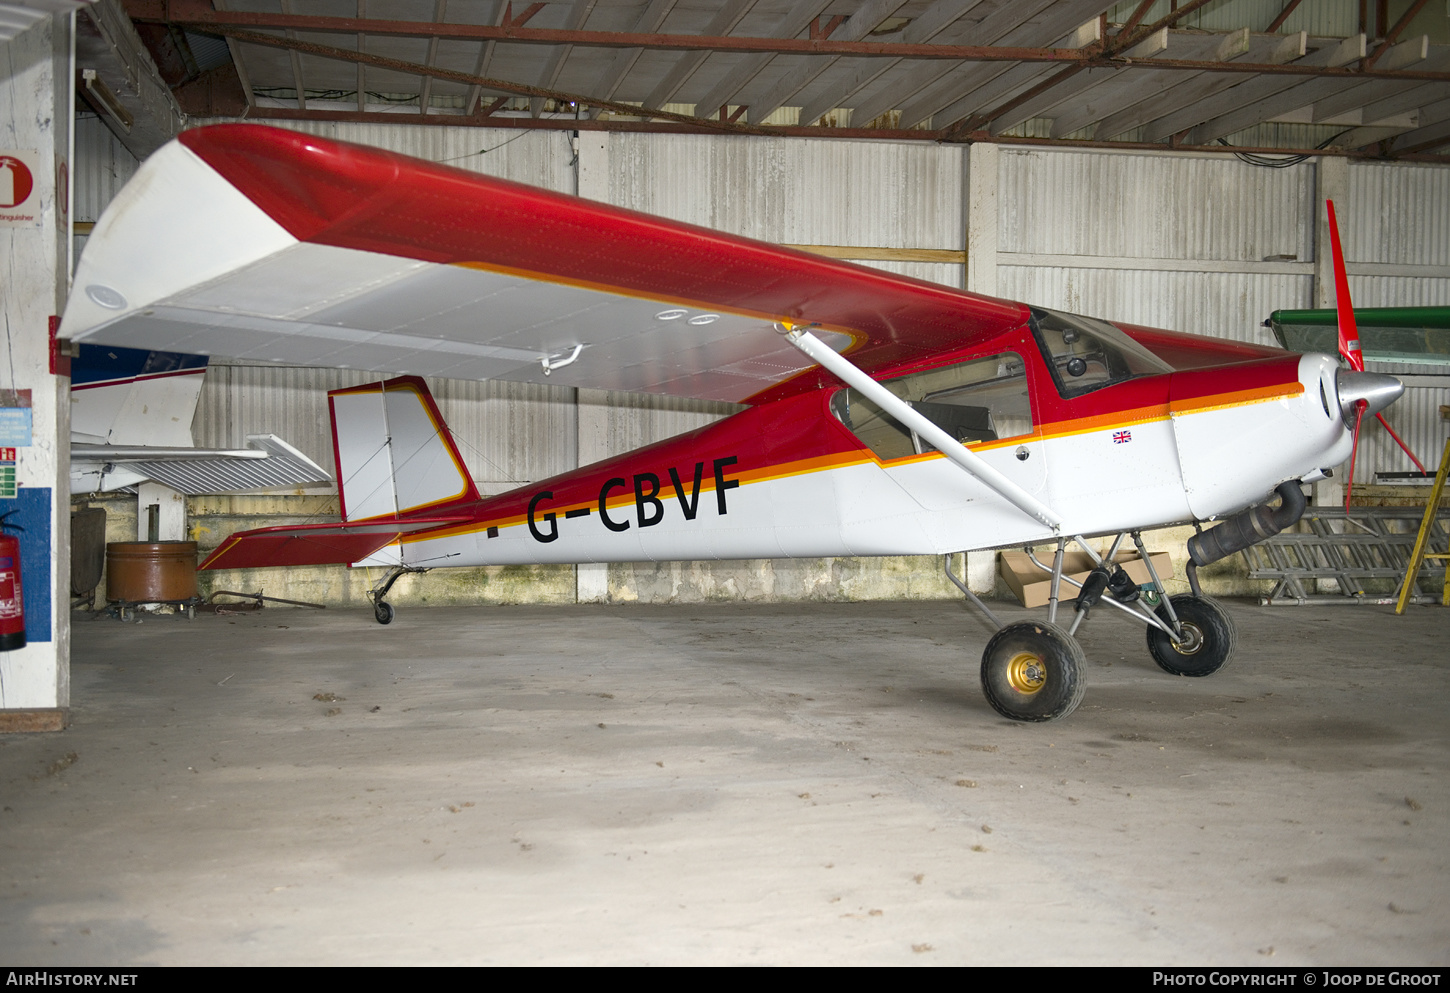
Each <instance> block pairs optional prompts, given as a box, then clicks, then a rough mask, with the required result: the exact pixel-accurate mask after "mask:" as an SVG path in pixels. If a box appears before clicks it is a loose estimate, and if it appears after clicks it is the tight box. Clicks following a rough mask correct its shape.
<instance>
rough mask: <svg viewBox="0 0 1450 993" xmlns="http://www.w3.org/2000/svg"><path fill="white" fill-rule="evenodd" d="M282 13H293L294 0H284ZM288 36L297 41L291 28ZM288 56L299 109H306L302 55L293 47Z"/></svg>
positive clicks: (305, 87)
mask: <svg viewBox="0 0 1450 993" xmlns="http://www.w3.org/2000/svg"><path fill="white" fill-rule="evenodd" d="M282 13H284V14H290V13H292V0H282ZM287 37H288V38H289V39H291V40H292V41H296V40H297V32H296V31H292V30H290V29H289V30H288V31H287ZM287 58H288V60H289V61H290V62H291V63H292V85H293V87H294V88H295V89H296V90H297V109H298V110H306V109H307V83H306V81H304V80H303V78H302V56H301V55H299V54H298V52H297V49H295V48H292V49H288V51H287Z"/></svg>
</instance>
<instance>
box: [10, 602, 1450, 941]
mask: <svg viewBox="0 0 1450 993" xmlns="http://www.w3.org/2000/svg"><path fill="white" fill-rule="evenodd" d="M1231 610H1232V613H1233V616H1234V618H1235V620H1236V622H1237V624H1238V627H1239V633H1240V637H1241V642H1240V649H1239V654H1238V657H1237V658H1236V659H1235V661H1234V662H1233V663H1232V664H1231V665H1230V666H1229V667H1228V668H1227V669H1225V670H1224V671H1223V672H1221V673H1219V674H1218V675H1216V676H1214V677H1211V678H1208V679H1202V680H1195V679H1185V678H1175V677H1172V676H1169V675H1167V674H1165V673H1163V672H1161V671H1159V670H1158V669H1157V668H1156V667H1155V666H1154V665H1153V663H1152V662H1151V661H1150V660H1149V658H1148V656H1147V653H1146V650H1145V647H1144V642H1143V633H1142V630H1141V629H1140V628H1137V627H1134V626H1130V625H1129V624H1128V623H1127V622H1125V621H1122V620H1118V619H1116V618H1115V617H1112V616H1107V617H1101V618H1096V619H1095V620H1094V622H1093V623H1092V624H1090V625H1088V627H1087V629H1086V631H1085V637H1084V639H1083V641H1084V644H1085V647H1086V649H1087V653H1088V657H1089V660H1090V662H1089V680H1090V683H1089V689H1088V694H1087V698H1086V701H1085V702H1084V704H1083V706H1082V707H1081V708H1080V709H1079V710H1078V711H1077V713H1076V714H1074V715H1073V716H1072V717H1070V718H1068V719H1067V720H1066V721H1063V722H1059V723H1056V724H1050V725H1037V726H1025V725H1018V724H1013V723H1010V722H1008V721H1005V720H1003V719H1001V718H1000V717H998V716H997V715H996V714H995V713H994V712H992V711H991V710H990V709H989V708H988V706H987V704H986V703H985V702H984V700H983V698H982V695H981V691H980V688H979V686H978V683H977V668H978V664H979V658H980V652H981V649H982V647H983V645H984V644H985V642H986V639H987V637H988V634H989V631H988V629H987V628H986V626H985V625H984V624H983V623H982V622H980V621H979V620H978V619H977V618H976V617H975V616H974V615H972V614H971V613H970V612H968V610H967V609H966V608H965V607H963V606H960V605H958V604H954V603H948V602H934V603H854V604H828V605H794V604H793V605H786V606H777V605H749V604H746V605H739V604H730V605H720V606H703V607H702V606H687V607H637V606H636V607H618V606H615V607H604V606H571V607H495V608H472V609H470V608H434V609H422V608H418V609H405V610H401V611H400V612H399V615H398V619H397V620H396V622H395V623H394V624H392V625H391V626H390V627H387V628H383V627H379V626H378V625H377V624H375V623H374V622H373V620H372V618H371V615H370V613H364V612H356V611H347V612H344V611H335V610H327V611H323V612H315V611H306V610H294V609H287V608H276V607H272V608H268V609H267V610H265V611H264V612H262V613H261V614H259V615H254V616H245V617H231V618H226V617H220V618H219V617H199V618H197V620H196V621H194V622H190V623H188V622H187V621H186V620H184V619H179V618H174V617H153V618H150V619H148V620H146V621H145V622H144V623H142V624H139V625H135V624H121V623H118V622H114V621H96V622H89V621H80V622H78V623H77V625H76V628H75V650H74V661H73V670H72V672H73V696H72V700H73V711H72V713H73V724H72V726H71V728H70V729H69V730H68V731H66V732H64V733H61V734H50V735H9V736H4V737H0V784H3V809H0V960H4V961H8V962H12V963H25V964H27V965H43V964H97V965H99V964H113V965H119V964H147V963H161V964H182V963H191V964H232V963H248V964H251V963H256V964H263V963H267V964H278V963H292V964H349V965H359V964H372V963H435V964H456V963H556V964H557V963H575V964H586V963H587V964H595V963H654V964H670V963H802V964H803V963H836V964H839V963H852V964H857V963H861V964H865V963H879V964H906V963H911V964H923V965H924V964H943V965H944V964H963V963H1094V964H1096V963H1129V964H1132V963H1138V964H1163V965H1170V964H1233V963H1238V964H1247V965H1268V966H1273V965H1301V964H1346V965H1348V964H1395V965H1427V964H1439V965H1444V964H1446V963H1447V962H1450V872H1447V867H1450V819H1447V811H1450V777H1447V775H1446V773H1447V770H1450V748H1447V744H1450V741H1447V735H1450V730H1447V721H1446V716H1445V711H1446V703H1447V701H1450V653H1447V652H1446V650H1445V641H1446V633H1447V630H1450V611H1447V610H1445V609H1443V608H1435V607H1421V608H1413V609H1412V610H1411V611H1410V613H1409V614H1408V615H1406V616H1405V617H1399V618H1397V617H1395V616H1393V614H1392V613H1391V612H1390V610H1389V608H1378V607H1344V608H1312V607H1311V608H1261V607H1257V606H1252V605H1248V604H1247V603H1241V604H1232V605H1231ZM1004 612H1005V613H1006V614H1008V615H1010V616H1011V617H1013V618H1018V617H1023V616H1027V612H1026V611H1019V610H1015V609H1012V608H1007V609H1006V610H1005V611H1004ZM1033 616H1041V615H1040V614H1036V615H1033ZM334 697H335V699H334Z"/></svg>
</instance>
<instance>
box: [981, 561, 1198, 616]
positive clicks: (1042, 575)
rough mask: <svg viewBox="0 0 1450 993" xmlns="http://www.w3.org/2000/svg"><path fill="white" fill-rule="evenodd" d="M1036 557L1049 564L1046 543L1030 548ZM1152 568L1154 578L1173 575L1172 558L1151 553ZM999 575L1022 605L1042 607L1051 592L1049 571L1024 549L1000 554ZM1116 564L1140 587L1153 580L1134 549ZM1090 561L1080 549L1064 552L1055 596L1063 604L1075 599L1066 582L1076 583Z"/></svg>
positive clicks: (1088, 569) (1084, 575)
mask: <svg viewBox="0 0 1450 993" xmlns="http://www.w3.org/2000/svg"><path fill="white" fill-rule="evenodd" d="M1034 551H1036V553H1037V559H1038V561H1040V562H1041V563H1042V564H1043V565H1046V566H1049V567H1050V566H1051V565H1052V556H1053V549H1052V548H1050V547H1046V546H1039V547H1037V548H1036V549H1034ZM1152 557H1153V568H1154V569H1155V570H1157V572H1158V578H1159V579H1162V580H1164V581H1166V580H1168V579H1169V578H1171V577H1172V575H1173V560H1172V559H1171V558H1169V557H1168V553H1167V552H1153V553H1152ZM1000 562H1001V566H1000V567H1001V570H1002V578H1003V579H1004V580H1006V581H1007V585H1008V586H1009V587H1011V589H1012V592H1013V593H1015V594H1017V599H1018V600H1021V601H1022V606H1024V607H1042V606H1046V604H1047V597H1048V594H1049V593H1050V592H1051V591H1052V574H1051V573H1048V572H1044V571H1043V570H1041V569H1039V568H1037V566H1035V565H1033V564H1032V560H1031V559H1029V558H1028V557H1027V553H1026V552H1021V551H1007V552H1002V554H1001V559H1000ZM1118 565H1120V566H1122V567H1123V569H1124V571H1126V572H1127V573H1128V575H1129V576H1131V577H1133V582H1135V583H1137V584H1138V585H1139V586H1142V585H1144V584H1147V583H1151V582H1152V581H1153V580H1152V578H1151V577H1150V576H1149V575H1148V566H1147V565H1146V564H1144V562H1143V560H1142V559H1141V558H1139V557H1138V553H1137V551H1136V550H1134V551H1129V552H1126V553H1123V554H1122V556H1121V557H1120V558H1119V559H1118ZM1092 569H1093V560H1092V557H1091V556H1090V555H1088V553H1087V552H1084V551H1082V550H1081V549H1073V550H1071V551H1068V552H1066V553H1064V555H1063V563H1062V574H1063V583H1062V587H1061V588H1060V589H1059V590H1058V596H1059V597H1060V598H1061V602H1063V603H1071V602H1072V601H1073V600H1076V599H1077V587H1076V586H1073V585H1072V584H1071V583H1069V582H1067V578H1068V577H1069V576H1071V577H1072V578H1073V579H1075V580H1077V581H1078V582H1079V583H1081V582H1083V581H1084V580H1086V579H1087V577H1088V573H1090V572H1092Z"/></svg>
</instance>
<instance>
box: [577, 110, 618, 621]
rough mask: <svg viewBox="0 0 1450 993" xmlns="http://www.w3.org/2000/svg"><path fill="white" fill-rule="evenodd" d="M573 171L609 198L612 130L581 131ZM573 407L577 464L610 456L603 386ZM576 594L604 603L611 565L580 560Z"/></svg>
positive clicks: (592, 192) (580, 396) (588, 188)
mask: <svg viewBox="0 0 1450 993" xmlns="http://www.w3.org/2000/svg"><path fill="white" fill-rule="evenodd" d="M575 141H576V144H575V154H576V156H577V158H576V159H575V161H574V175H575V178H576V180H577V182H578V186H577V187H576V189H577V191H578V193H579V195H580V196H581V197H586V198H588V199H590V200H599V201H602V202H604V203H608V202H609V132H607V131H581V132H580V133H579V137H578V138H577V139H576V140H575ZM574 396H575V400H574V410H575V412H576V416H577V418H578V420H577V429H578V439H579V441H578V445H579V448H578V451H579V456H578V464H579V465H588V464H589V463H591V462H598V461H599V460H600V459H603V458H607V457H609V456H610V455H612V454H613V453H612V452H611V451H609V407H608V404H607V403H606V397H607V394H606V393H605V391H604V390H575V391H574ZM575 597H576V599H577V600H578V601H579V602H580V603H603V602H604V601H605V600H607V599H609V565H608V564H607V563H604V562H585V563H581V564H580V565H579V566H578V567H577V568H576V570H575Z"/></svg>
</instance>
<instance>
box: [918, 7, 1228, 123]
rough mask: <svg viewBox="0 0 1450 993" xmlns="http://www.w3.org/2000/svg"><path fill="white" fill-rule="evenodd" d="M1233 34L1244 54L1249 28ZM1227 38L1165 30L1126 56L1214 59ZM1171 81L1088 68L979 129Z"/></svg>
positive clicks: (989, 115) (986, 119)
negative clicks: (1121, 86)
mask: <svg viewBox="0 0 1450 993" xmlns="http://www.w3.org/2000/svg"><path fill="white" fill-rule="evenodd" d="M1233 35H1234V36H1237V38H1238V39H1240V43H1238V44H1236V45H1231V46H1230V47H1231V48H1233V49H1235V50H1237V51H1240V52H1241V51H1243V50H1244V48H1245V47H1246V46H1247V42H1248V29H1246V28H1245V29H1241V30H1239V31H1235V32H1234V33H1233ZM1226 37H1227V36H1215V35H1202V34H1197V33H1189V32H1186V31H1169V30H1168V29H1167V28H1164V29H1163V30H1162V31H1161V32H1160V33H1158V34H1156V35H1153V36H1152V37H1150V38H1149V39H1148V40H1147V41H1144V42H1140V43H1139V44H1138V46H1136V47H1135V48H1133V49H1130V50H1129V52H1128V53H1127V54H1128V55H1129V56H1131V54H1132V53H1133V52H1137V51H1139V49H1142V50H1143V54H1152V55H1156V54H1158V53H1159V52H1164V51H1166V52H1172V53H1173V55H1174V56H1175V57H1178V58H1189V59H1211V58H1214V56H1215V55H1217V54H1218V52H1219V50H1220V49H1222V48H1223V47H1224V41H1225V38H1226ZM1144 46H1147V47H1146V48H1145V47H1144ZM1160 46H1161V47H1160ZM1171 78H1172V73H1171V71H1169V70H1150V71H1149V72H1147V73H1142V74H1134V73H1125V72H1123V70H1122V68H1121V67H1116V66H1115V67H1111V68H1109V67H1096V68H1092V69H1088V70H1085V71H1084V72H1082V73H1081V74H1080V75H1079V76H1078V77H1077V79H1076V80H1074V81H1073V84H1072V86H1071V87H1066V88H1062V89H1058V90H1056V91H1055V92H1053V91H1052V90H1048V91H1045V92H1043V93H1042V94H1041V95H1040V96H1037V97H1035V98H1034V99H1030V100H1023V99H1022V98H1021V97H1018V98H1014V99H1013V100H1012V101H1010V103H1009V104H1004V105H1002V106H999V107H995V108H993V109H992V110H990V111H986V112H984V113H982V114H981V115H980V116H981V120H982V124H981V125H980V126H985V127H987V128H988V130H990V131H991V132H992V134H994V135H1000V134H1003V133H1005V132H1006V131H1008V130H1010V129H1012V128H1015V127H1017V126H1018V125H1021V124H1023V123H1024V122H1026V121H1029V120H1032V119H1033V118H1038V117H1044V118H1051V117H1054V116H1055V112H1056V111H1057V110H1058V109H1059V108H1061V107H1063V105H1064V104H1071V105H1074V106H1079V107H1081V106H1087V105H1096V104H1099V103H1100V102H1101V101H1102V99H1103V98H1104V97H1105V96H1109V94H1110V93H1111V92H1112V89H1113V87H1112V84H1114V83H1118V82H1122V81H1125V80H1132V79H1139V80H1140V82H1139V83H1138V84H1137V85H1136V86H1135V87H1134V89H1135V91H1142V90H1146V89H1148V88H1149V86H1150V85H1158V84H1162V83H1166V82H1169V81H1171ZM1024 96H1025V94H1024ZM951 113H952V112H951V110H950V108H948V110H947V111H945V112H943V114H942V115H941V119H942V120H943V121H945V120H948V119H949V118H950V117H951Z"/></svg>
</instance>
